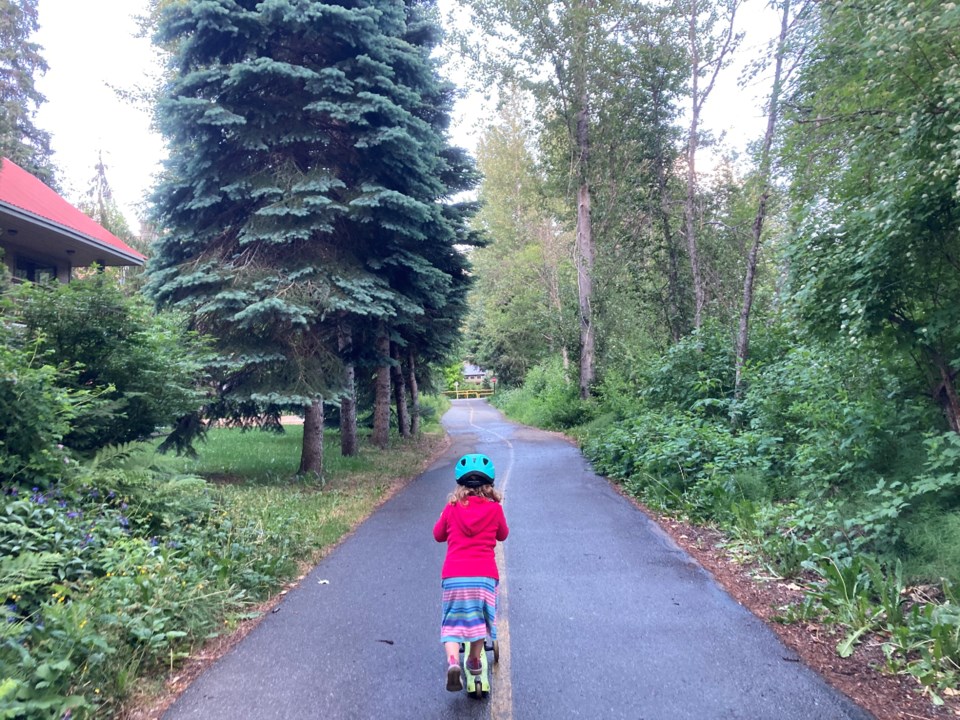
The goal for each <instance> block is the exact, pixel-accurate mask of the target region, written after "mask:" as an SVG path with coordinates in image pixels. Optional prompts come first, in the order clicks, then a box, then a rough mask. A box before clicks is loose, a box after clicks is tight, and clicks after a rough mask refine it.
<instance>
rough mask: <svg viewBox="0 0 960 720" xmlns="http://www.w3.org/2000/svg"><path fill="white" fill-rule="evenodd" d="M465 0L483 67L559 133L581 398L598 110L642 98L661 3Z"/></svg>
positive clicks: (587, 364)
mask: <svg viewBox="0 0 960 720" xmlns="http://www.w3.org/2000/svg"><path fill="white" fill-rule="evenodd" d="M466 4H467V5H468V6H469V8H470V9H471V10H472V12H473V21H474V25H475V26H476V28H477V30H478V33H479V34H481V35H482V39H481V40H479V41H477V42H476V43H475V45H474V47H473V49H474V51H475V52H476V54H477V55H478V57H479V58H480V60H481V63H482V64H483V66H484V67H485V68H487V69H488V70H489V71H491V72H492V73H493V74H494V76H496V77H499V78H500V79H502V80H505V81H509V82H516V83H519V84H520V85H521V87H523V88H525V89H528V90H529V91H531V92H532V93H533V95H534V97H535V98H536V101H537V105H538V114H539V117H540V121H541V124H542V125H543V126H544V129H545V131H546V132H547V133H550V134H554V137H561V136H562V139H563V149H564V151H565V152H564V153H563V155H564V158H565V161H564V162H563V164H562V167H563V171H562V175H561V177H559V178H558V180H559V181H560V184H561V185H562V186H563V187H564V188H565V190H566V196H567V202H568V207H567V213H566V217H565V218H564V220H566V221H568V222H570V224H571V225H572V226H573V227H575V238H576V244H575V250H574V260H575V266H576V270H577V294H578V313H577V315H578V318H579V336H580V342H579V345H580V348H579V350H580V362H579V365H580V378H579V383H580V394H581V396H582V397H587V396H588V395H589V394H590V392H591V386H592V384H593V382H594V378H595V375H596V361H597V350H596V342H597V336H596V302H595V294H596V286H595V277H594V275H595V263H596V262H597V255H598V250H597V248H598V247H599V246H600V243H599V241H598V236H597V233H596V226H595V222H594V213H595V211H596V209H597V208H596V205H595V193H596V190H597V187H598V182H599V181H600V180H599V175H598V172H597V167H596V165H597V163H596V143H597V139H598V131H599V128H600V127H602V123H601V121H600V118H607V117H610V116H609V115H608V114H607V112H606V110H607V104H608V101H609V99H611V98H618V99H619V100H622V99H623V98H622V95H623V90H624V89H627V90H629V91H630V92H631V93H633V92H636V91H640V90H641V89H642V90H643V91H645V92H644V93H642V94H641V93H638V94H636V95H634V96H633V98H634V102H633V103H632V107H631V112H632V111H633V110H635V109H636V108H637V107H640V106H642V105H643V104H645V102H646V101H647V100H648V99H649V91H650V88H649V87H647V86H646V85H645V82H646V80H647V79H648V78H649V77H651V76H652V75H653V74H654V73H653V72H649V71H647V70H644V71H643V72H641V73H640V77H641V78H642V79H643V82H637V80H636V78H635V77H634V76H633V73H635V72H637V71H639V70H640V69H641V67H642V66H643V65H644V61H645V59H646V57H647V56H648V55H652V54H653V53H652V52H651V49H653V48H655V47H656V45H655V44H654V43H652V42H651V40H654V42H655V43H659V42H660V41H662V40H664V38H663V37H661V36H659V35H658V33H657V31H656V30H651V28H655V27H657V26H658V23H659V19H660V17H661V16H662V15H664V14H665V11H664V9H663V8H662V7H656V6H655V4H654V3H650V4H649V5H648V4H647V3H645V2H643V1H642V0H617V1H616V2H604V3H599V2H596V1H595V0H534V1H533V2H514V1H512V0H502V1H500V2H487V1H486V0H467V2H466ZM621 107H622V106H621ZM620 119H622V118H620ZM608 127H609V126H608ZM610 137H612V135H611V136H608V137H607V138H605V140H609V139H610ZM621 160H623V158H622V157H621ZM555 167H557V168H558V169H559V168H560V167H561V165H560V164H559V163H556V164H555Z"/></svg>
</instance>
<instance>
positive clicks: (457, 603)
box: [440, 577, 498, 642]
mask: <svg viewBox="0 0 960 720" xmlns="http://www.w3.org/2000/svg"><path fill="white" fill-rule="evenodd" d="M497 585H498V583H497V581H496V580H494V579H493V578H488V577H458V578H445V579H444V580H443V622H442V624H441V626H440V642H472V641H474V640H482V639H483V638H485V637H489V638H490V639H491V640H496V638H497Z"/></svg>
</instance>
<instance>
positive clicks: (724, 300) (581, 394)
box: [0, 0, 960, 718]
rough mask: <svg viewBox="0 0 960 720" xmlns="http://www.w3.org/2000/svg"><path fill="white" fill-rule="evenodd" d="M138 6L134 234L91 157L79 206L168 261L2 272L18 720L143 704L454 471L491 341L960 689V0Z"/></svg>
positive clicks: (15, 25)
mask: <svg viewBox="0 0 960 720" xmlns="http://www.w3.org/2000/svg"><path fill="white" fill-rule="evenodd" d="M0 8H2V9H3V11H4V12H3V14H2V17H3V21H2V22H0V53H2V54H0V62H2V63H4V64H3V67H6V68H10V71H9V72H7V73H5V74H3V75H2V76H0V83H3V90H4V95H3V96H4V98H10V100H9V102H7V101H6V100H5V101H4V102H5V105H4V108H5V113H4V115H3V116H2V117H0V154H2V156H3V157H5V158H8V159H10V160H12V161H14V162H16V163H17V164H18V165H20V166H21V167H23V168H25V169H27V170H28V171H29V172H31V173H33V174H34V175H35V176H36V177H38V178H41V179H42V180H44V181H45V182H47V183H48V184H50V185H51V186H53V187H56V182H57V174H56V166H55V162H54V161H53V156H52V150H51V147H50V138H49V136H48V135H47V134H45V133H44V131H43V130H42V128H38V127H36V126H35V125H34V124H33V120H32V118H33V116H34V114H35V109H36V107H37V106H38V105H39V104H41V103H42V102H43V98H42V96H41V95H40V94H39V93H38V92H37V90H36V87H35V85H34V83H33V78H34V76H35V75H36V74H37V73H42V72H43V70H44V69H45V63H44V61H43V56H42V48H40V47H39V46H37V45H36V44H35V43H32V42H30V36H31V33H32V32H33V31H35V30H36V27H37V22H38V14H37V13H38V11H37V2H36V0H21V1H19V2H18V1H16V0H0ZM150 9H151V11H150V13H149V16H148V17H144V18H142V25H143V28H144V32H145V33H148V34H149V35H150V36H151V37H152V38H153V42H154V44H155V46H156V48H157V51H158V53H159V54H160V55H161V56H162V57H163V58H164V59H165V63H166V64H165V70H164V74H163V76H162V78H161V79H160V80H159V81H158V86H157V87H155V88H152V89H150V91H149V96H148V97H149V100H150V102H151V103H152V105H153V107H154V108H155V122H156V124H157V127H158V128H159V129H160V130H161V131H162V133H163V135H164V137H165V139H166V141H167V147H168V157H167V158H166V160H165V161H164V171H163V174H162V176H161V177H160V178H159V180H158V183H157V185H156V187H155V188H154V190H153V193H152V195H151V197H150V198H149V207H150V217H149V218H147V219H146V220H147V221H148V222H146V223H145V226H144V227H145V231H144V232H143V233H141V234H140V236H136V235H135V234H134V233H132V232H131V231H130V229H129V227H126V225H125V223H124V220H123V218H122V216H121V214H120V213H119V211H118V210H117V208H116V207H115V205H113V204H112V199H111V194H110V190H109V183H108V181H107V174H108V168H106V167H105V165H104V164H103V162H102V161H101V162H100V163H99V164H98V166H97V167H96V168H95V173H94V175H95V179H94V181H93V183H92V184H91V186H90V188H89V191H88V193H87V194H86V196H84V198H81V199H78V201H77V205H78V207H80V208H81V209H82V210H84V211H85V212H87V213H88V214H90V215H91V216H93V217H94V218H95V219H96V220H97V221H98V222H100V223H101V224H102V225H103V226H104V227H106V228H107V229H108V230H110V231H111V232H113V233H115V234H116V235H117V236H119V237H123V238H124V239H126V240H128V241H129V242H131V243H132V244H135V245H136V246H137V247H141V248H143V250H144V252H145V253H146V254H147V255H149V261H148V263H147V267H146V269H145V270H144V271H137V270H134V271H124V272H122V273H116V272H114V271H112V270H108V271H105V272H98V271H96V270H91V271H86V272H78V273H77V276H76V277H75V279H74V281H73V282H71V283H70V284H69V285H63V286H44V285H33V284H31V283H20V282H13V279H12V278H10V277H8V273H7V272H6V269H5V267H4V266H0V272H3V276H2V277H0V291H2V297H0V491H2V498H3V500H4V507H3V515H2V516H0V549H2V557H0V596H3V598H5V601H4V604H3V606H2V608H3V613H4V617H5V619H6V622H5V623H3V624H0V717H6V718H21V717H22V718H33V717H38V718H39V717H54V718H64V717H114V716H121V713H122V712H123V710H124V708H125V707H126V704H128V703H129V702H131V701H133V702H135V701H136V698H137V697H139V696H142V695H143V694H144V693H146V694H148V695H149V693H150V692H151V689H150V687H149V683H150V678H151V677H153V678H155V677H156V676H157V675H162V674H163V673H164V672H171V671H172V670H173V668H175V667H176V666H177V665H178V663H180V662H182V661H184V660H185V659H186V658H188V657H189V655H190V653H191V652H192V651H195V650H196V649H197V648H198V647H201V646H202V644H203V642H204V641H205V640H208V639H210V638H211V637H214V636H216V635H218V634H220V633H224V632H227V631H229V630H232V629H233V628H235V627H236V626H237V625H238V624H239V623H240V622H241V621H242V620H243V618H245V617H247V615H248V614H250V613H251V612H252V611H251V608H252V607H254V606H255V604H256V603H258V602H261V601H263V600H264V599H265V598H268V597H270V596H271V595H274V594H276V592H278V591H279V589H280V588H282V587H284V584H285V583H288V582H290V581H291V579H292V578H295V577H296V576H297V574H298V572H300V570H301V569H302V567H303V563H306V562H309V560H310V559H311V558H316V557H319V555H318V553H322V552H323V550H324V548H326V547H328V546H329V545H330V544H331V543H332V542H336V539H337V538H339V537H341V536H342V535H343V533H345V532H347V531H348V530H349V529H350V522H356V521H359V519H361V518H362V517H363V514H364V512H369V510H370V509H371V508H373V507H375V506H376V504H377V503H378V502H379V501H381V500H382V499H383V497H384V496H385V493H386V492H387V490H386V488H387V487H388V485H389V482H388V481H387V480H384V477H396V476H397V475H399V474H400V473H402V472H406V471H405V470H402V469H400V468H406V469H407V470H409V468H411V467H413V466H414V465H415V464H416V463H417V462H423V461H424V460H425V458H426V457H427V456H428V455H429V448H431V447H434V446H435V445H431V443H434V444H435V443H436V442H438V440H437V437H438V433H439V431H438V429H437V428H436V426H435V421H436V419H437V417H438V415H439V414H440V413H441V412H442V410H443V407H444V400H443V399H442V398H441V397H440V396H439V393H440V392H441V391H443V390H447V389H450V387H451V386H453V385H454V384H455V383H457V382H459V380H460V379H461V378H460V375H459V373H460V369H461V368H462V366H463V363H464V362H470V363H472V364H475V365H478V366H481V367H483V368H485V369H486V370H487V371H488V372H489V373H491V375H493V376H495V377H496V378H497V393H496V395H495V397H494V399H493V402H494V403H495V404H496V405H497V406H498V407H500V408H501V409H503V410H504V412H506V413H507V414H508V415H509V416H510V417H512V418H515V419H517V420H519V421H521V422H523V423H527V424H531V425H536V426H539V427H543V428H548V429H554V430H561V431H564V432H565V433H567V434H569V435H571V436H574V437H576V439H577V441H578V442H579V443H580V446H581V447H582V449H583V452H584V454H585V455H586V456H587V457H588V459H589V460H590V461H591V463H592V464H593V467H594V468H595V469H596V471H597V472H598V473H600V474H602V475H604V476H606V477H609V478H610V479H611V480H612V481H614V482H616V483H617V484H619V485H620V486H621V487H622V488H623V489H624V490H625V491H626V492H627V493H629V494H631V495H632V496H634V497H635V498H636V499H637V500H638V501H639V502H641V503H643V504H644V505H645V506H647V507H649V508H651V509H653V510H655V511H657V512H662V513H665V514H669V515H673V516H676V517H682V518H684V519H686V520H689V521H691V522H695V523H700V524H704V525H710V526H712V527H716V528H718V529H720V530H721V531H722V532H723V533H724V534H725V535H726V536H727V537H728V538H729V541H730V543H732V544H735V545H736V546H737V547H738V548H739V549H741V550H742V551H744V552H747V553H749V554H750V555H752V556H753V557H755V558H756V559H757V560H758V562H761V563H763V564H764V566H765V567H766V568H767V569H768V570H769V572H770V573H772V574H774V575H775V576H776V577H778V578H781V579H783V580H785V581H787V580H789V581H796V582H797V583H802V584H803V585H804V586H805V587H806V588H807V589H808V593H807V599H806V600H805V601H804V603H803V604H801V605H799V606H797V607H793V608H790V609H789V611H788V612H787V613H785V616H784V618H783V621H784V622H800V621H804V620H805V619H811V618H816V619H818V620H820V621H824V622H829V623H832V624H835V625H836V627H838V628H839V636H838V637H839V641H838V643H837V652H838V653H839V654H840V655H850V654H852V653H854V652H855V651H856V649H857V647H858V646H859V645H860V644H862V643H864V642H866V641H867V640H868V639H869V640H870V641H871V642H876V643H880V644H881V645H882V647H883V651H884V656H885V658H886V666H885V667H884V668H883V670H884V671H885V672H891V673H902V674H907V675H911V676H913V677H915V678H916V679H917V681H918V682H917V685H916V688H917V691H918V692H922V693H923V694H925V695H926V696H927V697H928V698H929V701H930V703H932V704H933V705H938V704H942V703H944V702H951V701H952V700H953V699H954V698H955V696H956V692H957V691H956V688H957V684H958V679H960V610H958V602H960V595H958V589H957V587H958V583H960V434H958V433H960V395H958V390H957V374H958V370H960V302H958V299H960V57H958V54H960V44H958V39H957V38H958V37H960V32H958V31H960V7H958V6H957V4H956V3H954V2H942V1H941V0H920V1H919V2H910V3H903V2H900V1H899V0H867V1H866V2H862V3H856V4H853V3H848V2H842V0H772V1H771V2H769V3H766V4H760V3H759V2H757V1H756V0H754V1H751V2H746V1H744V0H666V1H662V0H605V1H604V2H598V0H561V1H557V0H525V1H524V2H519V1H518V0H459V2H457V3H452V2H451V3H436V2H432V1H431V0H406V1H405V2H399V1H396V0H363V1H358V2H352V1H350V2H347V1H344V2H313V1H310V2H308V1H307V0H269V1H266V2H263V1H261V0H185V1H183V2H179V1H175V0H152V2H151V4H150ZM458 66H459V67H461V68H466V69H467V71H466V75H467V79H466V80H464V81H463V82H464V85H465V87H464V88H460V89H458V88H457V87H456V86H455V85H454V83H453V82H452V81H451V80H450V79H448V77H447V75H452V74H454V73H452V72H451V69H452V68H454V67H458ZM467 90H470V91H472V92H473V93H476V94H477V95H478V96H483V97H484V98H485V100H484V108H485V110H484V113H488V114H483V116H482V117H481V118H480V119H479V120H478V125H477V127H478V130H479V140H478V143H477V147H476V151H475V153H473V154H471V152H469V151H468V150H466V149H464V148H462V147H458V146H457V144H456V143H455V142H454V140H453V139H452V132H451V131H452V128H453V126H454V120H455V115H456V113H458V112H467V113H469V112H472V110H466V111H464V110H463V108H464V107H465V106H464V105H463V104H458V103H457V100H458V97H460V95H461V94H462V93H464V92H466V91H467ZM721 113H725V114H727V115H728V116H729V115H731V114H732V115H734V116H740V117H742V118H743V123H742V127H741V128H738V129H737V131H738V132H739V133H740V134H741V135H742V134H744V133H748V132H750V129H751V128H756V133H755V136H752V135H751V136H749V137H745V138H737V137H734V134H733V133H728V134H724V133H722V132H719V131H717V130H716V129H715V128H717V127H719V126H720V125H719V123H718V121H717V117H718V116H719V115H720V114H721ZM755 119H759V122H754V120H755ZM289 414H296V415H299V416H301V417H302V418H303V428H302V431H301V430H299V429H297V430H294V431H291V430H290V429H289V428H286V429H285V428H284V427H283V426H282V425H281V422H280V421H281V418H282V417H284V416H286V415H289ZM254 428H257V429H262V430H266V431H268V432H267V433H266V434H264V433H249V432H243V431H246V430H250V429H254ZM241 433H242V434H241ZM252 438H257V440H253V439H252ZM263 438H268V439H269V440H270V442H273V443H275V444H274V445H272V446H266V445H261V444H260V443H261V442H263ZM281 445H282V447H283V448H284V449H283V451H282V452H283V456H282V458H281V461H278V464H277V465H272V463H273V462H274V460H276V459H277V458H280V457H281V452H280V450H278V449H277V448H279V447H280V446H281ZM267 447H272V448H273V450H267V449H265V448H267ZM158 448H159V450H161V451H166V454H164V453H163V452H157V450H158ZM248 448H249V449H251V450H252V454H253V455H254V457H252V458H250V459H249V463H250V465H249V467H247V466H244V468H242V469H241V467H240V465H241V464H242V463H245V462H247V458H246V451H247V449H248ZM198 453H199V459H197V457H196V455H197V454H198ZM214 457H216V460H212V459H211V458H214ZM268 458H271V459H269V462H270V463H271V465H270V466H269V467H266V466H265V465H264V463H266V462H267V460H268ZM378 473H379V474H378ZM384 473H385V474H386V475H384ZM391 473H393V475H392V476H391V475H390V474H391ZM385 483H386V484H385ZM356 503H359V505H357V507H356V508H354V504H356ZM344 505H348V506H349V507H350V511H349V513H350V514H349V517H350V518H352V520H350V521H345V520H343V519H342V517H341V516H340V514H339V513H340V512H341V509H342V507H343V506H344ZM225 628H226V629H225ZM153 691H154V692H155V691H156V688H155V687H154V688H153ZM131 699H132V700H131Z"/></svg>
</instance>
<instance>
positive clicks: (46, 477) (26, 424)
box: [0, 317, 89, 488]
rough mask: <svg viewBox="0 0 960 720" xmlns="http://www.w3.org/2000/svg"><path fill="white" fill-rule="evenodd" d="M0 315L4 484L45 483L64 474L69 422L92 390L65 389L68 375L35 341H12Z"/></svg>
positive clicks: (0, 444)
mask: <svg viewBox="0 0 960 720" xmlns="http://www.w3.org/2000/svg"><path fill="white" fill-rule="evenodd" d="M12 334H13V332H12V329H11V328H10V327H9V326H8V325H6V324H5V323H4V322H3V318H2V317H0V483H10V482H17V483H19V484H21V485H22V486H23V487H28V488H29V487H32V486H33V485H38V486H42V487H44V488H45V487H47V485H48V484H49V483H50V482H51V481H53V480H54V479H56V478H58V477H59V476H60V475H61V474H63V472H64V470H65V464H69V462H70V458H69V455H68V454H67V453H66V452H65V451H64V449H63V445H62V442H63V439H64V436H65V435H66V434H67V433H68V432H69V430H70V427H71V425H70V423H71V421H72V420H73V419H74V418H75V417H76V415H77V414H78V413H79V412H80V411H81V409H82V408H83V406H84V404H85V403H86V402H88V400H89V393H88V392H86V391H83V390H73V389H70V388H67V387H63V383H64V379H63V375H64V373H63V372H62V371H61V370H59V369H58V368H56V367H54V366H53V365H51V364H50V363H49V362H48V360H47V358H46V356H45V355H44V354H43V352H42V351H41V350H40V348H39V347H37V344H36V343H35V344H33V345H31V346H27V347H18V346H15V345H13V344H12V342H11V341H10V337H11V335H12Z"/></svg>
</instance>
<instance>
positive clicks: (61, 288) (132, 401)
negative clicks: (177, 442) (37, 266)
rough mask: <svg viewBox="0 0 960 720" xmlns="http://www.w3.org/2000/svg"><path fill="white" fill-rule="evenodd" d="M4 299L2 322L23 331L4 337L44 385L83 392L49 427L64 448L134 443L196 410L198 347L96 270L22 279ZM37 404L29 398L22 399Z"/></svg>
mask: <svg viewBox="0 0 960 720" xmlns="http://www.w3.org/2000/svg"><path fill="white" fill-rule="evenodd" d="M11 294H12V299H13V303H12V304H11V305H10V306H8V307H7V311H6V312H5V313H4V316H5V318H7V319H13V320H16V321H17V322H19V323H22V324H23V333H22V336H21V337H19V338H16V337H13V336H8V340H9V341H10V342H16V344H18V345H19V346H20V347H22V348H24V350H21V351H20V352H21V353H23V352H26V348H30V349H31V351H32V352H34V353H35V354H36V356H37V357H38V358H42V360H43V362H45V363H47V364H48V365H49V366H51V368H50V369H48V370H46V371H44V372H46V373H47V376H48V377H47V381H48V382H50V383H52V384H54V385H55V386H57V387H58V388H59V392H61V393H62V394H64V396H70V397H74V398H77V397H80V396H82V394H83V393H88V395H87V402H85V403H83V404H78V403H75V404H74V409H73V412H72V415H71V417H70V418H69V419H70V420H71V421H72V422H71V424H70V426H69V427H68V428H65V427H63V426H62V423H61V424H60V425H59V426H58V425H55V424H53V423H51V425H52V427H53V428H56V427H59V428H60V429H59V431H58V430H55V429H54V430H53V432H54V433H62V437H63V444H64V445H66V446H68V447H69V448H71V449H73V450H77V451H80V452H88V451H91V450H95V449H97V448H101V447H104V446H106V445H110V444H117V443H124V442H129V441H131V440H140V439H143V438H146V437H149V436H151V435H153V434H154V433H155V432H157V431H158V430H159V429H160V428H162V427H164V426H170V425H172V424H173V423H174V422H175V421H176V420H177V419H178V418H179V417H181V416H183V415H185V414H187V413H190V412H194V411H195V410H196V409H197V408H198V407H199V405H200V404H201V402H202V400H203V395H202V394H201V392H200V391H199V388H198V383H199V380H200V379H201V373H202V366H203V362H204V360H205V358H204V355H203V348H202V346H201V344H200V343H199V341H198V340H197V339H196V337H195V335H193V334H190V333H187V332H186V331H185V330H184V329H183V326H182V319H181V318H180V317H178V316H176V315H173V314H160V315H154V314H153V313H152V311H151V310H150V309H149V307H148V306H147V305H146V303H145V302H144V301H143V300H142V299H140V298H137V297H132V298H131V297H127V296H126V295H124V294H123V292H122V291H121V289H120V288H119V287H118V286H117V285H116V283H115V282H114V281H112V280H111V279H110V278H108V277H106V276H104V275H101V274H97V275H95V276H93V277H90V278H86V279H78V280H74V281H73V282H71V283H69V284H61V283H49V284H43V285H34V284H30V283H25V284H23V285H20V286H17V287H16V288H14V289H13V290H11ZM4 352H13V351H12V350H10V349H6V350H4ZM53 367H56V368H59V370H56V371H54V370H53ZM91 393H92V395H90V394H91ZM42 399H43V394H42V393H38V394H37V395H36V399H26V402H28V403H36V402H41V401H42ZM61 415H62V413H61Z"/></svg>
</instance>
